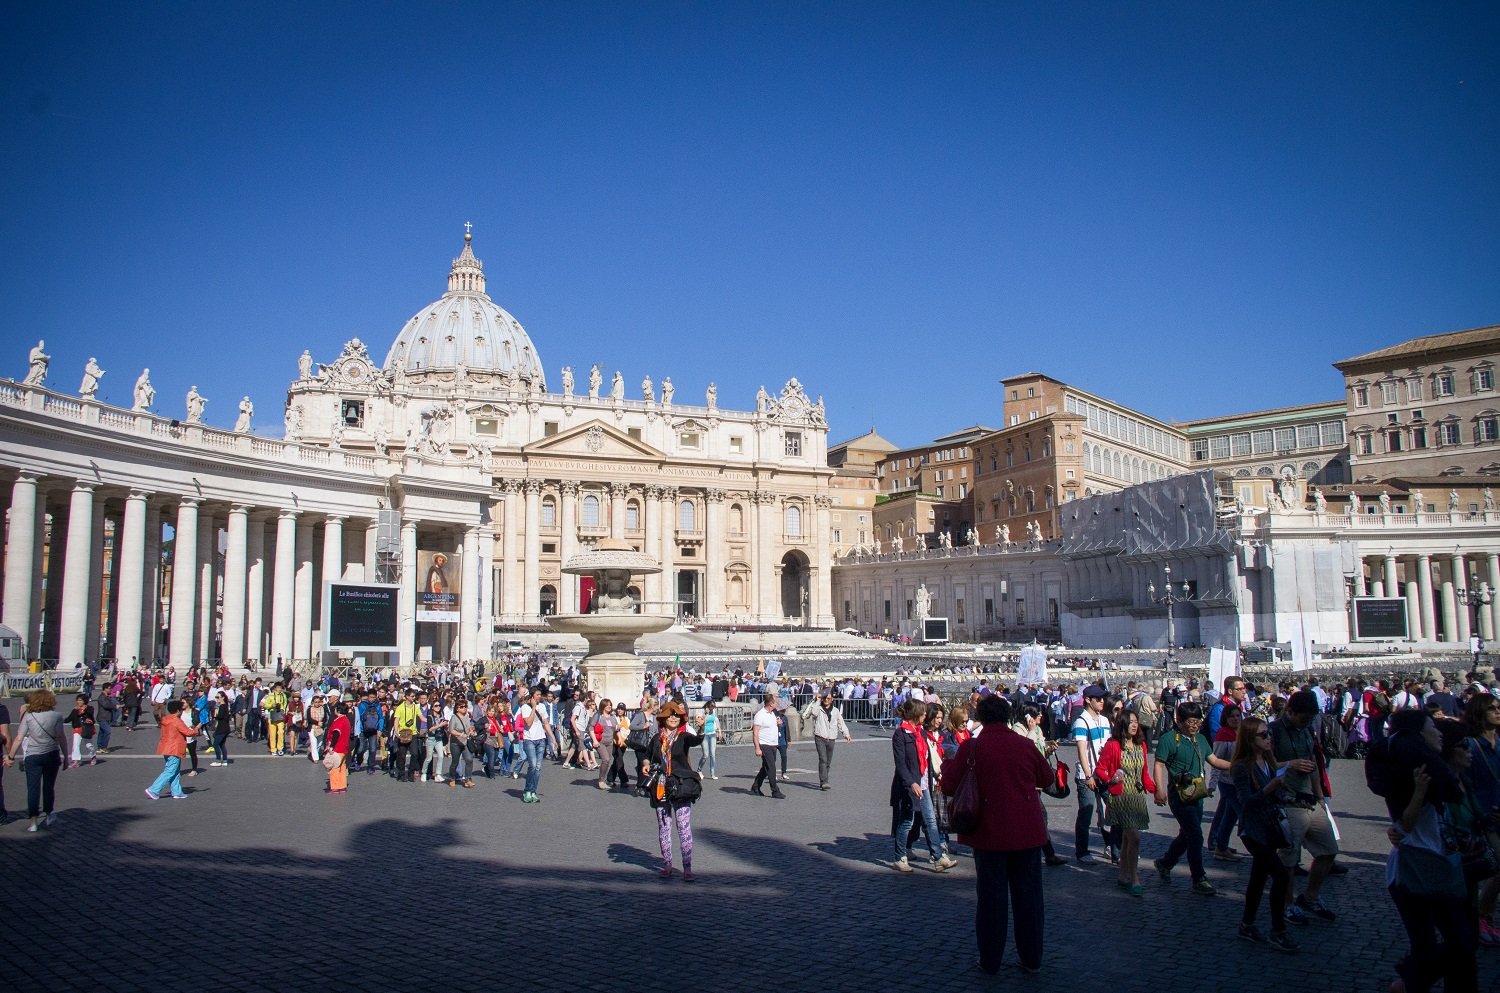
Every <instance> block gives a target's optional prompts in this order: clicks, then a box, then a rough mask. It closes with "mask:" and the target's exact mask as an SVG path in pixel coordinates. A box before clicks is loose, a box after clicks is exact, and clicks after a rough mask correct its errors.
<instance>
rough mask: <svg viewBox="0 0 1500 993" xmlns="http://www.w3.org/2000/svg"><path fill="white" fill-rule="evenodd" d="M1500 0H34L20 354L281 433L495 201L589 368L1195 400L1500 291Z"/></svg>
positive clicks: (1241, 400)
mask: <svg viewBox="0 0 1500 993" xmlns="http://www.w3.org/2000/svg"><path fill="white" fill-rule="evenodd" d="M1497 51H1500V7H1497V5H1495V4H1493V3H1490V4H1472V5H1468V4H1433V5H1413V4H1353V3H1346V4H1325V3H1308V4H1296V5H1293V4H1257V5H1222V4H1198V3H1191V4H1190V3H1182V4H1150V5H1144V4H1122V3H1108V4H1087V3H1075V4H1049V3H1037V4H974V3H965V4H950V3H931V4H929V3H922V4H916V3H911V4H877V3H852V2H851V3H837V4H816V3H814V4H801V3H788V4H773V3H766V4H722V3H672V4H587V3H572V4H555V3H548V4H536V5H524V4H474V3H467V4H465V3H441V4H437V3H433V4H400V5H398V4H393V3H362V4H326V3H325V4H278V3H256V4H213V5H209V4H196V3H195V4H181V5H172V4H150V5H125V4H109V5H105V4H87V3H85V4H72V5H62V4H8V5H5V7H4V9H3V11H0V82H3V85H0V129H3V130H0V207H3V209H0V261H3V267H0V299H3V300H4V301H5V304H6V306H5V313H4V322H5V323H4V331H3V335H0V346H3V350H0V374H3V375H10V376H14V377H15V378H20V377H21V375H22V374H23V373H24V370H25V354H26V349H27V348H28V347H29V346H30V345H31V344H32V343H34V342H35V340H36V339H37V338H45V339H46V340H47V345H48V350H49V351H50V352H51V354H52V356H53V366H52V376H51V379H50V385H52V386H54V387H55V388H60V389H64V390H67V391H70V392H71V391H74V390H76V389H77V382H78V380H79V378H80V374H81V370H82V367H83V364H84V362H85V361H86V360H87V358H88V357H89V356H90V355H94V356H97V357H98V359H99V363H100V364H101V365H102V366H104V368H105V369H107V370H108V375H107V376H106V377H105V379H104V389H103V393H102V395H103V398H104V399H105V400H106V401H107V402H113V403H120V404H123V405H127V406H128V404H129V395H130V386H131V384H132V383H133V382H134V380H135V377H136V376H137V375H138V374H139V372H140V369H141V367H143V366H150V367H151V370H152V378H153V381H154V382H155V383H156V385H157V389H158V398H157V408H158V409H159V410H161V411H163V412H165V413H168V414H171V415H180V414H181V408H182V396H183V394H184V393H186V391H187V388H188V386H189V385H191V384H196V385H197V386H198V388H199V390H200V392H202V393H203V394H204V395H205V396H206V397H208V398H209V400H210V403H209V406H208V412H207V420H208V421H210V422H211V423H216V424H220V425H225V426H227V425H229V424H231V423H232V422H233V420H234V416H235V412H236V404H237V402H238V398H239V397H240V396H241V395H242V394H245V393H249V394H250V395H251V396H252V398H253V399H254V401H255V403H256V408H257V417H256V420H257V427H258V428H259V429H261V430H266V431H275V432H279V429H280V411H281V406H282V403H283V402H284V400H285V390H286V385H287V383H288V382H289V381H290V380H291V379H292V378H293V377H294V375H295V373H296V357H297V355H298V354H300V352H301V351H302V349H303V348H311V349H312V351H313V354H314V356H315V357H316V358H318V359H320V360H323V361H329V360H331V359H332V358H334V357H335V356H336V355H337V354H338V352H339V350H340V347H341V346H342V344H343V342H344V341H345V340H347V339H349V338H351V337H356V336H357V337H359V338H362V339H363V340H364V341H365V342H366V343H367V344H369V345H370V347H371V351H372V352H373V353H375V354H376V355H377V357H378V358H383V357H384V354H385V351H386V349H387V348H388V347H389V345H390V342H391V341H392V340H393V339H394V338H395V335H396V333H397V332H398V331H399V330H400V328H401V326H402V325H403V324H404V323H405V321H406V319H407V318H408V317H409V316H410V315H411V314H413V313H415V312H416V311H417V310H419V309H420V308H422V307H423V306H425V305H426V304H427V303H428V302H429V301H431V300H433V299H435V298H437V297H438V296H439V295H441V293H442V291H443V289H444V288H445V285H446V284H445V279H446V274H447V267H448V264H449V261H450V260H451V259H452V257H453V256H454V255H456V254H457V253H458V251H459V249H460V247H461V245H462V234H463V226H462V225H463V222H464V221H473V222H474V238H475V240H474V245H475V250H476V253H477V254H478V255H479V256H480V257H481V258H482V259H483V260H484V262H485V271H486V275H487V278H488V282H489V291H490V294H491V296H492V297H493V298H494V299H495V300H496V302H497V303H499V304H500V305H501V306H503V307H505V308H506V309H507V310H509V311H510V312H511V313H512V314H514V315H515V316H516V318H517V319H518V320H520V321H521V323H522V324H523V325H524V326H525V327H526V328H527V330H528V332H529V333H530V334H531V336H532V339H533V340H534V341H535V343H536V345H537V348H538V351H539V352H540V354H541V357H542V359H543V361H544V362H545V364H546V367H547V370H548V374H549V380H550V381H551V382H552V383H554V384H555V383H556V382H557V375H558V370H559V369H560V367H561V366H563V365H572V366H574V367H575V368H578V367H587V366H588V365H590V364H592V363H594V362H598V363H599V364H600V365H601V366H602V367H603V368H604V369H605V370H606V378H607V377H608V375H609V371H611V370H614V369H617V368H618V369H620V370H622V371H623V372H624V374H625V380H626V382H627V383H635V382H639V380H640V377H641V376H642V375H644V374H650V375H651V376H652V378H653V379H654V380H656V381H657V382H660V380H661V378H662V377H663V376H664V375H670V376H671V377H672V379H673V381H674V383H675V384H676V386H677V390H678V396H679V398H681V399H683V400H687V399H689V398H690V397H691V398H696V397H699V396H701V395H702V391H703V389H704V387H705V386H706V385H707V383H708V381H709V380H710V379H713V380H716V381H717V383H718V388H719V395H720V403H721V404H722V405H724V406H726V407H730V406H733V407H741V408H744V407H749V406H750V405H751V404H752V403H753V397H754V393H755V389H756V387H757V386H758V385H760V384H762V383H764V384H765V385H766V386H767V387H768V388H770V389H772V390H773V392H774V391H775V390H776V389H778V388H779V387H780V385H781V384H782V383H784V382H785V381H786V379H787V378H788V377H790V376H797V377H799V378H800V379H801V381H802V382H803V384H804V385H805V386H806V388H807V389H808V390H809V392H811V393H814V394H822V395H823V396H824V397H825V399H826V402H827V405H828V412H829V419H830V422H831V425H832V431H831V433H832V435H833V440H842V439H844V438H847V437H850V436H853V435H855V434H858V433H860V432H862V431H863V430H865V429H866V428H868V427H869V426H871V425H872V424H873V425H875V426H876V427H878V428H879V430H880V431H881V432H882V433H883V434H885V435H886V436H887V437H888V438H890V439H891V440H892V441H895V442H897V443H898V444H902V445H906V444H916V443H920V442H922V441H924V440H927V439H929V438H932V437H935V436H937V435H940V434H943V433H945V432H948V431H951V430H954V429H956V428H960V427H963V426H966V425H969V424H973V423H987V424H992V425H994V424H998V423H999V421H1000V416H999V406H1000V388H999V386H998V383H997V381H998V380H999V379H1000V378H1002V377H1004V376H1007V375H1010V374H1014V373H1017V372H1023V371H1028V370H1041V371H1044V372H1047V373H1049V374H1051V375H1053V376H1055V377H1057V378H1059V379H1062V380H1065V381H1068V382H1072V383H1075V384H1077V385H1079V386H1082V387H1084V388H1086V389H1089V390H1092V391H1094V392H1096V393H1100V394H1103V395H1106V396H1109V397H1111V398H1113V399H1116V400H1119V401H1120V402H1123V403H1127V404H1131V405H1134V406H1137V407H1139V408H1141V409H1143V410H1145V411H1147V412H1149V413H1152V414H1155V415H1157V416H1160V417H1164V418H1169V419H1177V418H1190V417H1199V416H1208V415H1214V414H1222V413H1229V412H1233V411H1237V410H1249V409H1259V408H1264V407H1269V406H1275V405H1280V404H1291V403H1304V402H1312V401H1316V400H1324V399H1330V398H1336V397H1337V396H1339V394H1340V392H1341V388H1342V386H1341V382H1340V380H1339V378H1338V377H1337V374H1336V373H1335V372H1334V370H1333V369H1332V368H1331V367H1330V365H1329V363H1331V362H1333V361H1335V360H1337V359H1340V358H1345V357H1347V356H1350V355H1354V354H1357V353H1359V352H1362V351H1366V350H1369V349H1372V348H1377V347H1381V346H1383V345H1387V344H1391V343H1394V342H1396V341H1400V340H1403V339H1405V338H1409V337H1413V336H1416V335H1419V334H1427V333H1433V332H1437V331H1446V330H1457V329H1460V328H1468V327H1474V326H1479V325H1486V324H1495V323H1500V182H1497V179H1500V109H1497V108H1500V59H1497V58H1496V56H1495V53H1496V52H1497Z"/></svg>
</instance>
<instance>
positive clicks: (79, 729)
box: [63, 694, 99, 769]
mask: <svg viewBox="0 0 1500 993" xmlns="http://www.w3.org/2000/svg"><path fill="white" fill-rule="evenodd" d="M63 723H64V724H66V725H68V727H69V728H71V729H72V734H71V735H69V738H70V739H71V742H72V746H73V752H72V766H73V768H75V769H76V768H77V767H78V766H80V765H82V764H83V761H84V755H85V754H86V753H87V752H88V751H89V750H90V749H91V748H92V747H93V740H94V734H95V732H96V730H97V728H98V722H97V721H96V720H95V719H94V713H93V711H92V710H91V709H90V707H89V698H88V697H86V696H84V695H82V694H79V696H78V697H77V698H76V699H75V700H74V701H73V709H72V710H70V711H68V716H67V717H65V718H63ZM88 763H89V765H98V764H99V757H98V755H97V754H94V755H90V756H89V759H88Z"/></svg>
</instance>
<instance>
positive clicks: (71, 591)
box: [53, 483, 98, 669]
mask: <svg viewBox="0 0 1500 993" xmlns="http://www.w3.org/2000/svg"><path fill="white" fill-rule="evenodd" d="M93 527H94V487H93V484H92V483H78V484H76V485H75V486H74V487H73V495H72V497H71V498H70V500H69V506H68V544H67V557H66V558H65V559H64V562H63V575H62V619H61V621H60V623H59V625H58V629H59V631H60V636H59V640H58V643H57V664H58V667H59V668H69V669H70V668H72V667H73V665H74V664H75V663H78V662H82V661H83V659H84V648H85V645H84V642H85V640H86V638H87V634H88V627H89V625H88V609H89V574H90V572H91V570H92V566H91V563H90V560H91V558H92V556H93V551H94V535H93V533H92V532H93ZM53 540H54V541H56V540H57V535H56V532H54V533H53ZM97 621H98V617H97V616H96V617H95V622H96V626H97Z"/></svg>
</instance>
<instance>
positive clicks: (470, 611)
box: [458, 527, 483, 659]
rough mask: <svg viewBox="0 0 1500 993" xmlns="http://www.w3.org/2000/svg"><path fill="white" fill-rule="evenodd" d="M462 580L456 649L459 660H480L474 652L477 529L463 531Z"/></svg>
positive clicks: (478, 588)
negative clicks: (458, 634) (459, 637)
mask: <svg viewBox="0 0 1500 993" xmlns="http://www.w3.org/2000/svg"><path fill="white" fill-rule="evenodd" d="M463 562H464V564H463V578H462V580H461V581H460V582H461V585H460V587H459V589H460V593H459V601H458V630H459V632H460V634H461V635H462V639H461V642H460V644H459V648H458V657H459V658H460V659H476V658H482V657H483V656H481V655H479V653H478V652H476V651H475V647H476V645H477V643H478V640H479V593H480V583H481V581H480V578H479V577H480V575H481V571H480V568H479V528H477V527H469V528H465V529H464V554H463Z"/></svg>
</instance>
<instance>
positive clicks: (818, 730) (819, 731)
mask: <svg viewBox="0 0 1500 993" xmlns="http://www.w3.org/2000/svg"><path fill="white" fill-rule="evenodd" d="M708 706H709V707H712V706H713V704H709V705H708ZM802 719H803V720H804V721H807V722H809V723H811V724H812V733H813V747H815V748H816V749H817V751H818V789H820V790H828V789H829V788H830V786H829V782H828V780H829V773H830V772H831V771H832V769H833V746H834V744H835V742H837V741H838V738H839V736H840V735H842V736H843V738H844V740H845V741H848V742H853V741H854V738H853V737H852V736H851V735H850V734H849V725H848V724H846V723H845V722H844V713H843V711H842V710H841V709H840V708H839V706H838V705H837V704H836V703H834V697H833V690H832V689H831V688H829V689H825V690H824V691H823V695H822V697H821V698H820V699H818V700H812V701H809V702H808V704H807V706H806V707H805V708H803V710H802ZM705 733H707V732H705ZM714 778H715V779H717V778H718V777H717V776H715V777H714Z"/></svg>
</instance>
